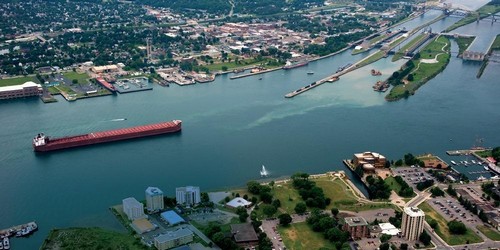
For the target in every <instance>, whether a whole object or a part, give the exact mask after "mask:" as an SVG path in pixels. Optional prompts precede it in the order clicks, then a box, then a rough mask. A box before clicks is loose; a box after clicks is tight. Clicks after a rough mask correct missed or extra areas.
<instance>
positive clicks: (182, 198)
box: [175, 186, 201, 206]
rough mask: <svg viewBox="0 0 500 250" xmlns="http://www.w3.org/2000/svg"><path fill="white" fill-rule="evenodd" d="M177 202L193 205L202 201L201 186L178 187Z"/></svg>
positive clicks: (176, 192) (176, 190) (176, 191)
mask: <svg viewBox="0 0 500 250" xmlns="http://www.w3.org/2000/svg"><path fill="white" fill-rule="evenodd" d="M175 198H176V199H177V204H181V205H186V206H192V205H195V204H198V203H200V201H201V199H200V187H193V186H187V187H178V188H176V189H175Z"/></svg>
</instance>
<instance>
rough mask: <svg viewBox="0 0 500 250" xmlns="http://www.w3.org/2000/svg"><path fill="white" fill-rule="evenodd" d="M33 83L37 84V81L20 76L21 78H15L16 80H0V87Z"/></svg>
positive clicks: (31, 77) (29, 77) (33, 78)
mask: <svg viewBox="0 0 500 250" xmlns="http://www.w3.org/2000/svg"><path fill="white" fill-rule="evenodd" d="M29 81H32V82H35V83H39V82H38V79H36V77H34V76H22V77H16V78H9V79H0V87H5V86H12V85H21V84H23V83H25V82H29Z"/></svg>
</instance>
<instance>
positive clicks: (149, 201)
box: [146, 187, 164, 212]
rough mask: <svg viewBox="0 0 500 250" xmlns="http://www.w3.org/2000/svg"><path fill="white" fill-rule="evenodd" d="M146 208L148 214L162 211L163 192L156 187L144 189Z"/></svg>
mask: <svg viewBox="0 0 500 250" xmlns="http://www.w3.org/2000/svg"><path fill="white" fill-rule="evenodd" d="M146 208H147V209H148V211H149V212H154V211H159V210H163V208H164V203H163V192H162V191H161V190H160V189H159V188H157V187H148V188H147V189H146Z"/></svg>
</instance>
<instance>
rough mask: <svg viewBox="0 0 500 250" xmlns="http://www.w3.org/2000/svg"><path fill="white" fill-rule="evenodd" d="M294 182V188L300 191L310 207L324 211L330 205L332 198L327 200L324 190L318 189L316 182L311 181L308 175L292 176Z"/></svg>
mask: <svg viewBox="0 0 500 250" xmlns="http://www.w3.org/2000/svg"><path fill="white" fill-rule="evenodd" d="M292 181H293V182H292V183H293V186H294V187H295V188H296V189H297V190H298V191H299V194H300V196H301V197H302V199H303V200H305V201H306V205H307V206H308V207H317V208H321V209H324V208H325V207H326V206H327V205H329V204H330V201H331V200H330V198H326V197H325V194H324V193H323V189H321V188H320V187H317V186H316V183H315V182H314V181H311V180H309V175H308V174H305V173H296V174H294V175H292Z"/></svg>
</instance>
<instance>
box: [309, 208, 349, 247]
mask: <svg viewBox="0 0 500 250" xmlns="http://www.w3.org/2000/svg"><path fill="white" fill-rule="evenodd" d="M307 224H309V225H310V226H311V228H312V230H313V231H315V232H321V233H323V235H324V237H325V238H326V239H328V240H330V241H331V242H335V244H336V245H337V249H340V247H341V246H342V245H343V244H344V243H345V242H347V240H348V239H349V233H348V232H346V231H342V230H341V229H340V225H339V223H338V222H337V220H335V219H334V218H332V217H331V216H329V215H328V214H326V213H323V212H322V211H320V210H318V209H313V211H312V212H311V216H309V218H307Z"/></svg>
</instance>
